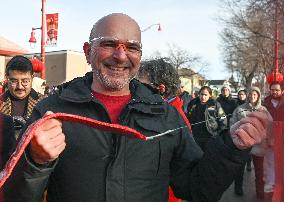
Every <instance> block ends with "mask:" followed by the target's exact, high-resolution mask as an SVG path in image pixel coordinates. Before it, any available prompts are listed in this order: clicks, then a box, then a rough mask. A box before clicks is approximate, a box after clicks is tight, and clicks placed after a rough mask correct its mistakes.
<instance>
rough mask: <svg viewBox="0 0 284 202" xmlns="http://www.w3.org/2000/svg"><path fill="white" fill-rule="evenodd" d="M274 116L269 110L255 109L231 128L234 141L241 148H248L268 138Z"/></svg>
mask: <svg viewBox="0 0 284 202" xmlns="http://www.w3.org/2000/svg"><path fill="white" fill-rule="evenodd" d="M271 123H272V117H271V115H270V114H269V112H267V111H254V112H251V113H249V114H247V117H245V118H243V119H241V120H240V121H238V122H236V123H235V124H234V125H232V126H231V128H230V134H231V137H232V140H233V143H234V144H235V145H236V147H237V148H239V149H247V148H250V147H251V146H253V145H255V144H259V143H261V142H262V141H263V140H264V139H265V138H266V133H267V128H268V127H269V126H270V125H271Z"/></svg>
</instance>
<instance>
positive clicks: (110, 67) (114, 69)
mask: <svg viewBox="0 0 284 202" xmlns="http://www.w3.org/2000/svg"><path fill="white" fill-rule="evenodd" d="M107 68H108V69H110V70H112V71H117V72H122V71H124V70H125V69H126V67H116V66H107Z"/></svg>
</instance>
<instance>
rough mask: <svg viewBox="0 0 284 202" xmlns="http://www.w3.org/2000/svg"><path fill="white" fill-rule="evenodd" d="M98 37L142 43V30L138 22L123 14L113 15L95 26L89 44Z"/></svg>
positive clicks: (104, 18)
mask: <svg viewBox="0 0 284 202" xmlns="http://www.w3.org/2000/svg"><path fill="white" fill-rule="evenodd" d="M98 37H115V38H119V39H121V40H125V41H127V40H136V41H141V30H140V27H139V25H138V24H137V22H136V21H135V20H134V19H132V18H131V17H129V16H128V15H126V14H123V13H112V14H110V15H107V16H104V17H102V18H101V19H100V20H98V21H97V22H96V24H94V26H93V28H92V30H91V33H90V37H89V42H91V41H92V39H94V38H98Z"/></svg>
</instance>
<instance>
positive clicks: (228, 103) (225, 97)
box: [217, 85, 237, 126]
mask: <svg viewBox="0 0 284 202" xmlns="http://www.w3.org/2000/svg"><path fill="white" fill-rule="evenodd" d="M217 101H218V102H219V103H220V104H221V107H222V108H223V110H224V111H225V114H226V115H227V121H228V124H227V125H228V126H229V125H230V118H231V116H232V114H233V112H234V110H235V109H236V107H237V103H236V100H235V99H233V98H232V96H231V88H230V86H228V85H224V86H223V87H222V88H221V94H220V95H219V97H218V98H217Z"/></svg>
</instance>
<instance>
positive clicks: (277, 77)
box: [266, 71, 283, 85]
mask: <svg viewBox="0 0 284 202" xmlns="http://www.w3.org/2000/svg"><path fill="white" fill-rule="evenodd" d="M266 81H267V83H268V84H269V85H270V84H271V83H272V82H274V81H277V82H281V81H283V74H281V73H280V72H276V73H275V72H274V71H273V72H271V73H269V74H268V75H267V76H266Z"/></svg>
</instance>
